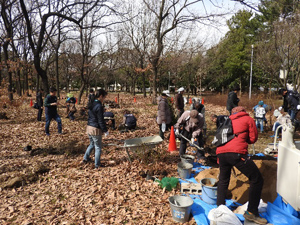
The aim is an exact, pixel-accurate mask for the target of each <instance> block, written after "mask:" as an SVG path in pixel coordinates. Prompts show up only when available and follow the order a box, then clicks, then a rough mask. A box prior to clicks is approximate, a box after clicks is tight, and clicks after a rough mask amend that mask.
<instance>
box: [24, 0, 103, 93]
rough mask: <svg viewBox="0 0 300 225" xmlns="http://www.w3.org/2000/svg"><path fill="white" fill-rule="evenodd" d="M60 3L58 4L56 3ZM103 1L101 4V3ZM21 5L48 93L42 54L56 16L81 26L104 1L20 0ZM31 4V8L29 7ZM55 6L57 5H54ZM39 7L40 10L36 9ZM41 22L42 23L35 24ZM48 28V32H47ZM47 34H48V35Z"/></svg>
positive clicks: (36, 65)
mask: <svg viewBox="0 0 300 225" xmlns="http://www.w3.org/2000/svg"><path fill="white" fill-rule="evenodd" d="M57 2H58V3H59V4H56V3H57ZM100 3H101V4H100ZM20 6H21V9H22V13H23V17H24V19H25V23H26V26H27V35H28V41H29V44H30V47H31V51H32V52H33V56H34V66H35V69H36V71H37V73H38V74H39V76H40V77H41V79H42V83H43V88H44V90H45V92H46V93H48V92H49V82H48V77H47V72H46V70H45V68H43V67H42V63H41V58H40V55H41V53H42V51H43V49H44V47H45V45H46V43H48V41H49V37H50V36H51V35H52V30H53V25H54V24H55V23H54V24H53V23H52V21H55V18H62V19H63V21H69V22H71V23H74V24H76V25H78V26H80V24H81V21H82V20H83V19H84V18H85V17H86V15H88V14H89V13H90V12H91V11H92V10H100V8H101V7H102V6H103V4H102V1H100V0H95V1H92V0H90V1H88V0H86V1H76V0H74V1H71V0H70V1H67V0H66V1H54V0H53V1H51V0H49V1H47V2H45V3H44V2H42V1H38V0H31V1H30V4H29V2H26V4H25V2H24V0H20ZM29 6H30V8H28V7H29ZM54 6H55V7H54ZM83 7H85V9H86V10H85V11H83V10H78V8H83ZM35 9H38V10H39V11H38V12H35V14H34V10H35ZM33 15H39V16H40V17H39V18H36V19H33V18H32V17H33ZM38 22H40V24H35V23H38ZM47 30H48V33H47V32H46V31H47ZM46 34H47V35H46Z"/></svg>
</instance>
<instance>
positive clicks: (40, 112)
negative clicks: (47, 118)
mask: <svg viewBox="0 0 300 225" xmlns="http://www.w3.org/2000/svg"><path fill="white" fill-rule="evenodd" d="M42 114H43V108H42V107H41V106H39V108H38V115H37V121H42Z"/></svg>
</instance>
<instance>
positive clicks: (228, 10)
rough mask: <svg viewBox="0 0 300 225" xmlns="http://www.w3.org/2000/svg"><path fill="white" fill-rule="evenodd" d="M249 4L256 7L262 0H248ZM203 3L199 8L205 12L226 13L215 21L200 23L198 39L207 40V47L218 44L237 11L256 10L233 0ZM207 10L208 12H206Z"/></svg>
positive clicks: (212, 0) (210, 0)
mask: <svg viewBox="0 0 300 225" xmlns="http://www.w3.org/2000/svg"><path fill="white" fill-rule="evenodd" d="M245 2H247V4H249V5H251V6H252V7H254V8H257V5H258V4H259V3H260V0H246V1H245ZM203 3H204V4H203V5H202V6H199V10H201V12H203V11H204V13H207V14H209V13H215V14H223V13H225V14H226V15H224V16H222V17H218V18H216V19H215V21H212V22H209V24H207V25H203V24H199V25H198V27H199V28H198V30H199V32H198V35H197V39H199V40H200V41H204V42H205V44H204V45H205V46H206V47H210V46H213V45H215V44H217V43H218V42H219V41H220V39H221V38H222V37H224V36H225V34H226V33H227V31H228V27H227V25H226V21H227V20H228V19H230V18H231V17H232V16H233V15H234V14H235V13H236V12H238V11H239V10H242V9H246V10H249V11H252V12H255V11H254V10H252V9H251V8H250V7H247V6H245V5H242V4H241V3H239V2H234V1H232V0H204V1H203ZM205 10H206V12H205Z"/></svg>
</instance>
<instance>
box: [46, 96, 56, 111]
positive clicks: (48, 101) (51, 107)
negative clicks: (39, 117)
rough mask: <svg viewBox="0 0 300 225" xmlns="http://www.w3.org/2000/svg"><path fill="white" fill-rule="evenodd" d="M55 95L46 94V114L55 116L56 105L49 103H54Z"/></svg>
mask: <svg viewBox="0 0 300 225" xmlns="http://www.w3.org/2000/svg"><path fill="white" fill-rule="evenodd" d="M56 102H57V97H56V96H52V95H50V94H48V95H47V96H46V98H45V100H44V106H45V113H46V114H47V115H51V116H55V115H56V114H57V106H56V105H51V103H56Z"/></svg>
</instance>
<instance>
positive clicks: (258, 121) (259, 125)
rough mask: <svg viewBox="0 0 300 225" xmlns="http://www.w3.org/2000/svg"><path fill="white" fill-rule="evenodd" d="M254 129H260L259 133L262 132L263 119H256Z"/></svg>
mask: <svg viewBox="0 0 300 225" xmlns="http://www.w3.org/2000/svg"><path fill="white" fill-rule="evenodd" d="M255 123H256V127H257V128H260V132H261V133H262V132H263V131H264V119H263V118H261V119H260V118H256V121H255Z"/></svg>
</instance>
